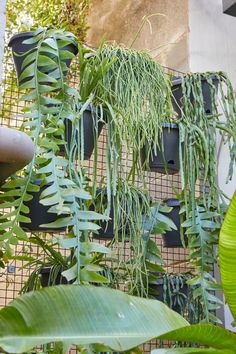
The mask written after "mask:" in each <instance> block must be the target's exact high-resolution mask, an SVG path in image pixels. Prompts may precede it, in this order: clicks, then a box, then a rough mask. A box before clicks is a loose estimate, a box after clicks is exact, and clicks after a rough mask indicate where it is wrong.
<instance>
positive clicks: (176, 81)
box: [172, 74, 218, 87]
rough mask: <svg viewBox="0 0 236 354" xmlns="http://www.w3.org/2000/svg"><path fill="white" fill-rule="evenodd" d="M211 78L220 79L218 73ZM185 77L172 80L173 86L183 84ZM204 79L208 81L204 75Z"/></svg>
mask: <svg viewBox="0 0 236 354" xmlns="http://www.w3.org/2000/svg"><path fill="white" fill-rule="evenodd" d="M210 78H211V79H212V80H218V77H217V76H216V75H214V74H212V75H210ZM183 79H184V76H183V77H179V78H176V79H174V80H172V87H175V86H180V85H181V84H182V80H183ZM202 81H206V79H205V78H204V77H203V78H202Z"/></svg>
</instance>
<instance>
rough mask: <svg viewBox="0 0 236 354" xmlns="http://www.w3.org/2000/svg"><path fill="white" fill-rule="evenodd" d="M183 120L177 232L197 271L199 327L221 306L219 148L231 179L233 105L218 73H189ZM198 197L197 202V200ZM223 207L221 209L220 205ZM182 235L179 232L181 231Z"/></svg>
mask: <svg viewBox="0 0 236 354" xmlns="http://www.w3.org/2000/svg"><path fill="white" fill-rule="evenodd" d="M206 87H208V90H209V97H208V99H209V100H210V102H211V114H210V115H209V112H206V111H205V102H204V99H206V98H205V97H204V92H203V90H204V89H205V88H206ZM181 89H182V93H183V97H182V99H181V103H182V107H181V112H182V115H181V117H179V119H178V121H179V122H178V123H179V129H180V142H179V150H180V151H179V156H180V175H181V184H182V194H181V196H179V198H180V200H181V204H182V206H183V208H182V213H183V214H182V215H183V216H182V221H183V220H185V222H184V223H182V226H183V227H184V228H185V230H186V234H187V235H188V248H189V249H190V261H191V262H192V264H193V265H194V266H195V267H196V269H197V276H196V278H195V279H193V280H192V281H191V284H192V285H194V286H196V288H195V290H194V295H195V296H196V298H199V300H200V302H201V304H202V306H203V312H204V316H203V321H206V322H217V321H218V320H217V318H216V317H215V316H214V315H213V314H212V310H214V309H216V308H217V307H219V306H220V301H219V300H218V299H217V298H216V297H215V296H213V295H212V291H213V290H214V289H216V288H217V284H216V282H215V280H214V278H213V277H212V275H211V272H212V270H213V264H214V262H215V261H216V257H215V254H214V253H215V252H214V245H217V244H218V239H219V227H220V224H221V222H222V219H223V215H224V208H225V207H224V203H225V200H224V197H225V196H224V194H223V193H222V192H221V191H220V189H219V186H218V177H217V176H218V154H219V151H218V145H217V137H218V136H220V137H221V143H220V149H221V145H222V144H227V145H228V147H229V151H230V163H229V170H228V178H227V180H230V179H232V174H233V169H234V166H235V164H236V123H235V112H236V110H235V109H236V102H235V98H234V92H233V88H232V84H231V83H230V81H229V79H228V78H227V76H226V74H224V73H222V72H217V73H216V72H207V73H194V74H192V73H190V74H187V75H186V76H184V78H183V79H182V85H181ZM197 195H200V197H199V198H196V196H197ZM219 200H220V201H221V202H223V204H221V203H220V202H219ZM182 232H183V231H182Z"/></svg>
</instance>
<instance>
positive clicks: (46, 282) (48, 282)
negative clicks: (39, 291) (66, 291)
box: [39, 267, 69, 288]
mask: <svg viewBox="0 0 236 354" xmlns="http://www.w3.org/2000/svg"><path fill="white" fill-rule="evenodd" d="M51 272H52V268H51V267H45V268H42V269H40V271H39V273H40V275H41V285H42V287H43V288H46V287H47V286H52V285H61V284H69V282H68V281H67V279H66V278H65V277H63V275H62V274H61V272H58V275H57V276H56V278H55V279H54V281H53V280H52V276H51V274H50V273H51Z"/></svg>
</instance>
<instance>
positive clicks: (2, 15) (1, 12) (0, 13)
mask: <svg viewBox="0 0 236 354" xmlns="http://www.w3.org/2000/svg"><path fill="white" fill-rule="evenodd" d="M5 27H6V0H0V103H1V97H2V87H1V84H2V73H3V57H4V34H5Z"/></svg>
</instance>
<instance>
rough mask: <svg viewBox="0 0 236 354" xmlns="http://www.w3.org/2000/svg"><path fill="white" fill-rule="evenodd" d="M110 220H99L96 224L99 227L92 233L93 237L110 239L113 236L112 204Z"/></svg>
mask: <svg viewBox="0 0 236 354" xmlns="http://www.w3.org/2000/svg"><path fill="white" fill-rule="evenodd" d="M109 217H110V220H108V221H99V223H98V225H99V226H100V229H99V230H98V231H97V233H93V238H95V239H98V240H112V239H113V238H114V236H115V233H114V222H113V219H114V208H113V204H112V205H111V210H110V214H109Z"/></svg>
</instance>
